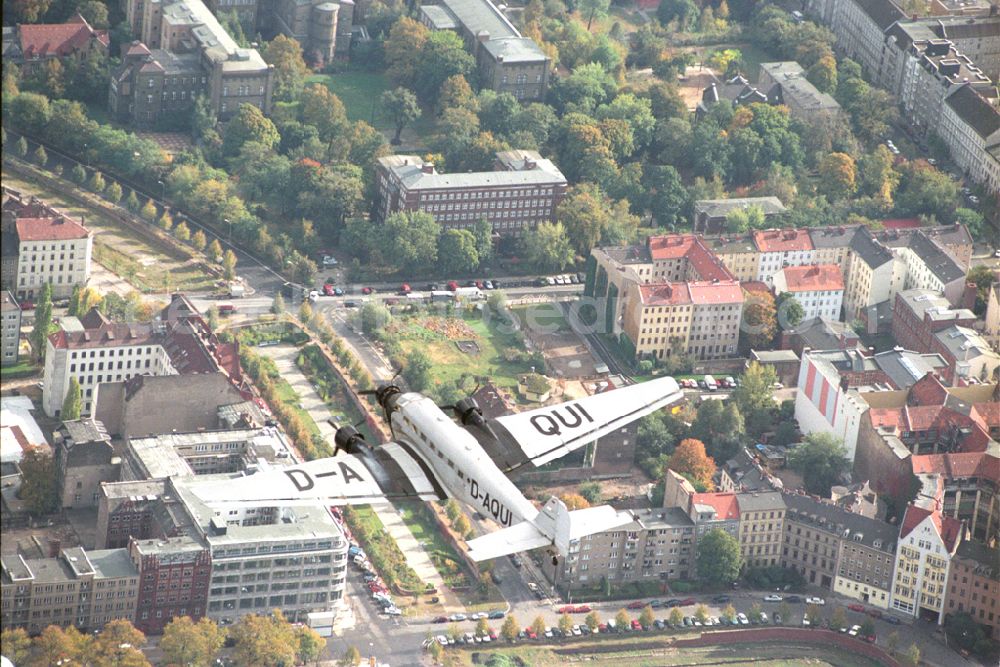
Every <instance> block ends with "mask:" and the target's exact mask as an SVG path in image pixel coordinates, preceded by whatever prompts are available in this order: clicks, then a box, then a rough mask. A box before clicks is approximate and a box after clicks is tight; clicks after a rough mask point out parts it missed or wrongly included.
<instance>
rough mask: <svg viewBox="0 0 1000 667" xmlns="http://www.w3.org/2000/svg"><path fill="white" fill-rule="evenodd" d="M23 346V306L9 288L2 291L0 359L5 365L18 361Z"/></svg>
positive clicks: (0, 304) (0, 295)
mask: <svg viewBox="0 0 1000 667" xmlns="http://www.w3.org/2000/svg"><path fill="white" fill-rule="evenodd" d="M20 347H21V306H20V305H19V304H18V303H17V301H16V300H15V299H14V295H13V294H11V293H10V291H8V290H4V291H2V292H0V359H2V361H3V365H4V366H10V365H12V364H16V363H17V357H18V351H19V350H20Z"/></svg>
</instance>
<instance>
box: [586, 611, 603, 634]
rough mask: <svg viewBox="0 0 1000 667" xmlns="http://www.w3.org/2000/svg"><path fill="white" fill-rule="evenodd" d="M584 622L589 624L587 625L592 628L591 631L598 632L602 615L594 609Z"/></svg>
mask: <svg viewBox="0 0 1000 667" xmlns="http://www.w3.org/2000/svg"><path fill="white" fill-rule="evenodd" d="M583 622H584V623H586V624H587V627H588V628H590V631H591V632H597V628H598V626H600V625H601V617H600V616H599V615H598V614H597V612H596V611H592V612H590V613H589V614H587V618H585V619H584V621H583Z"/></svg>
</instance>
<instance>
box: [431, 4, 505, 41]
mask: <svg viewBox="0 0 1000 667" xmlns="http://www.w3.org/2000/svg"><path fill="white" fill-rule="evenodd" d="M440 4H442V5H443V6H445V7H447V8H448V9H449V10H450V11H451V13H452V14H454V16H455V18H457V19H458V21H459V23H461V24H462V26H463V27H464V28H465V29H466V30H468V31H469V33H471V34H472V35H478V34H479V33H481V32H484V31H485V32H487V33H489V35H490V39H491V40H493V39H498V38H500V37H520V36H521V33H519V32H518V31H517V29H516V28H515V27H514V25H513V24H512V23H511V22H510V21H508V20H507V17H506V16H504V15H503V13H501V11H500V10H499V9H497V8H496V6H494V4H493V3H492V2H490V0H440Z"/></svg>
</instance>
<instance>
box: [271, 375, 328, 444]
mask: <svg viewBox="0 0 1000 667" xmlns="http://www.w3.org/2000/svg"><path fill="white" fill-rule="evenodd" d="M265 358H266V357H265ZM274 391H275V393H276V394H277V396H278V400H280V401H281V402H282V403H284V404H285V405H287V406H289V407H290V408H292V410H294V411H295V413H296V414H297V415H298V416H299V418H300V419H302V423H303V424H305V427H306V429H307V430H308V431H309V435H310V436H311V437H322V436H321V435H320V432H319V427H318V426H316V422H314V421H313V418H312V417H311V416H310V415H309V413H308V412H307V411H306V410H303V409H302V408H301V407H300V403H299V395H298V393H296V391H295V390H294V389H292V385H290V384H288V382H287V381H285V379H284V378H282V377H280V376H279V377H277V378H275V379H274Z"/></svg>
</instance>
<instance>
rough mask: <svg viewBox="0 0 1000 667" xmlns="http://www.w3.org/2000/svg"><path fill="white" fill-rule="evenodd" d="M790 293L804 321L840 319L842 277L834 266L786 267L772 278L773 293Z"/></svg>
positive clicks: (842, 300)
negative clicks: (813, 318)
mask: <svg viewBox="0 0 1000 667" xmlns="http://www.w3.org/2000/svg"><path fill="white" fill-rule="evenodd" d="M785 292H788V293H790V294H791V295H792V296H794V297H795V300H796V301H798V302H799V304H800V305H801V306H802V310H803V311H804V315H803V318H812V317H827V318H830V319H833V320H839V319H840V308H841V305H843V302H844V277H843V275H842V274H841V272H840V267H839V266H837V265H835V264H813V265H812V266H789V267H786V268H784V269H781V270H780V271H778V272H777V273H776V274H775V275H774V293H775V294H777V295H780V294H783V293H785Z"/></svg>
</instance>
